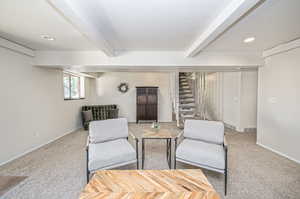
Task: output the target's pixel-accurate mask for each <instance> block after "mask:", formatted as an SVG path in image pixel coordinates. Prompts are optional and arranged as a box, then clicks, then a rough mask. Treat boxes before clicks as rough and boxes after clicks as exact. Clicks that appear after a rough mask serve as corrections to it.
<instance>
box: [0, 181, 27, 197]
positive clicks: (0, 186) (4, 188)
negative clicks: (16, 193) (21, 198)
mask: <svg viewBox="0 0 300 199" xmlns="http://www.w3.org/2000/svg"><path fill="white" fill-rule="evenodd" d="M25 178H27V177H26V176H0V198H1V197H3V195H4V194H5V193H7V192H8V191H10V190H11V189H12V188H14V187H15V186H16V185H18V184H19V183H21V182H22V181H23V180H25Z"/></svg>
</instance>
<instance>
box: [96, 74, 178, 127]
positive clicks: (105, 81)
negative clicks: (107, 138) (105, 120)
mask: <svg viewBox="0 0 300 199" xmlns="http://www.w3.org/2000/svg"><path fill="white" fill-rule="evenodd" d="M170 78H171V73H156V72H154V73H151V72H107V73H104V74H103V75H102V76H101V77H99V78H98V79H97V98H96V101H95V103H96V104H117V105H118V106H119V109H120V116H121V117H126V118H127V119H128V121H129V122H135V121H136V89H135V87H136V86H158V87H159V100H158V101H159V102H158V103H159V104H158V109H159V111H158V120H159V121H160V122H170V121H172V102H171V96H170V89H171V88H170ZM121 82H126V83H128V84H129V91H128V92H127V93H121V92H119V91H118V89H117V87H118V85H119V84H120V83H121Z"/></svg>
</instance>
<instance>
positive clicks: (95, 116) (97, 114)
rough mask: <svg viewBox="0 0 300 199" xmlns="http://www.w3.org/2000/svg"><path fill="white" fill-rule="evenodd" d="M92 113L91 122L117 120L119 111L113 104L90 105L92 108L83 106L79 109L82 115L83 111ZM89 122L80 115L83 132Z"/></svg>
mask: <svg viewBox="0 0 300 199" xmlns="http://www.w3.org/2000/svg"><path fill="white" fill-rule="evenodd" d="M88 110H91V111H92V120H91V121H97V120H106V119H115V118H118V113H119V109H118V106H117V105H115V104H112V105H92V106H83V107H82V108H81V111H82V113H83V112H84V111H88ZM91 121H86V120H85V117H84V114H82V125H83V127H84V129H85V130H88V128H89V123H90V122H91Z"/></svg>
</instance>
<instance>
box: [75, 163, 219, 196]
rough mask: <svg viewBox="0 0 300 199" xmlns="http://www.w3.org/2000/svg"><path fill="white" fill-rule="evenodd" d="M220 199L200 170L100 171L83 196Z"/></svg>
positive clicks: (87, 186) (83, 192)
mask: <svg viewBox="0 0 300 199" xmlns="http://www.w3.org/2000/svg"><path fill="white" fill-rule="evenodd" d="M104 198H105V199H108V198H109V199H142V198H145V199H220V197H219V195H218V194H217V193H216V191H215V190H214V188H213V187H212V185H211V184H210V183H209V182H208V180H207V179H206V177H205V176H204V174H203V173H202V171H201V170H200V169H189V170H103V171H97V172H96V173H95V175H94V176H93V177H92V179H91V180H90V182H89V184H87V185H86V187H85V188H84V190H83V191H82V193H81V195H80V199H104Z"/></svg>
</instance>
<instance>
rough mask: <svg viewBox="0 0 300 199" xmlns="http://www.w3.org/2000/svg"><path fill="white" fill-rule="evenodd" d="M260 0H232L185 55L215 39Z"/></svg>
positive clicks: (199, 49)
mask: <svg viewBox="0 0 300 199" xmlns="http://www.w3.org/2000/svg"><path fill="white" fill-rule="evenodd" d="M260 1H262V0H233V1H232V2H231V3H230V4H229V5H228V6H227V7H226V8H225V9H224V10H223V11H222V12H221V13H220V14H219V15H218V16H217V17H216V18H215V19H214V20H213V21H212V23H211V24H210V25H209V26H208V27H207V29H206V30H204V32H203V33H201V35H199V37H198V38H197V39H196V40H195V41H194V42H193V43H192V45H191V46H190V47H189V48H188V49H187V51H186V52H185V57H193V56H195V55H197V54H198V53H199V52H200V51H202V50H203V49H204V48H205V47H206V46H208V45H209V44H210V43H211V42H212V41H214V40H215V39H217V38H218V37H219V36H220V35H221V34H222V33H223V32H224V31H226V30H227V29H228V28H230V26H231V25H233V24H234V23H235V22H237V21H238V20H239V19H240V18H241V17H243V16H244V15H246V14H247V13H248V12H249V11H250V10H251V9H252V8H253V7H254V6H256V5H257V4H258V3H259V2H260Z"/></svg>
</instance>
